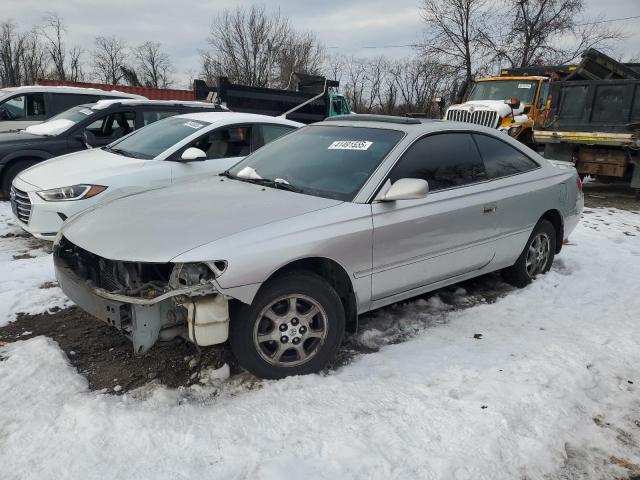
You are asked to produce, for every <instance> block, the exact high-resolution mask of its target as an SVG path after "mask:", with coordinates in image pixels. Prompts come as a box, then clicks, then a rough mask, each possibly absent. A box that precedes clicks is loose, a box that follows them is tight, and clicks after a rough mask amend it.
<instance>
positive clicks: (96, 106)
mask: <svg viewBox="0 0 640 480" xmlns="http://www.w3.org/2000/svg"><path fill="white" fill-rule="evenodd" d="M114 105H128V106H158V105H160V106H167V107H171V106H177V107H192V108H207V109H214V108H218V109H220V110H221V111H224V110H226V109H224V107H220V106H219V105H215V104H213V103H209V102H196V101H189V100H147V99H145V98H143V99H140V100H138V99H127V98H124V99H122V98H120V99H118V98H114V99H109V100H98V101H97V102H96V103H93V104H91V107H90V108H92V109H93V110H104V109H107V108H109V107H112V106H114Z"/></svg>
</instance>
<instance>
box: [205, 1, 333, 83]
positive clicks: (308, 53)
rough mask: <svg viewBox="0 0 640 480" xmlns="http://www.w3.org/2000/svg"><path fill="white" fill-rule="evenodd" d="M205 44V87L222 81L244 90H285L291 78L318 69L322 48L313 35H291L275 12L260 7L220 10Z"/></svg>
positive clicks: (284, 22)
mask: <svg viewBox="0 0 640 480" xmlns="http://www.w3.org/2000/svg"><path fill="white" fill-rule="evenodd" d="M207 42H208V43H209V45H210V47H211V49H210V50H209V51H203V52H200V55H201V61H202V74H203V76H204V77H205V79H207V81H208V82H211V81H215V79H216V77H217V76H219V75H224V76H227V77H229V78H230V79H231V81H233V82H238V83H243V84H246V85H254V86H259V87H266V86H274V87H276V86H278V87H286V86H287V85H288V84H289V78H290V75H291V72H293V71H303V72H305V73H312V74H313V73H318V72H320V70H321V69H322V63H323V58H324V48H323V47H322V46H321V45H320V44H319V42H318V40H317V38H316V37H315V35H313V34H312V33H309V32H307V33H298V32H296V31H295V30H294V29H292V28H291V27H290V25H289V21H288V20H287V19H286V18H285V17H283V16H282V15H281V14H280V12H279V11H278V12H274V13H268V12H267V11H266V10H265V7H263V6H255V5H254V6H251V7H249V8H248V9H244V8H240V7H238V8H236V9H234V10H224V11H223V12H222V13H220V14H219V15H218V16H217V17H216V18H215V19H214V21H213V24H212V26H211V35H210V36H209V38H208V39H207Z"/></svg>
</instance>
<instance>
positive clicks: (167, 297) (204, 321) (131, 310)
mask: <svg viewBox="0 0 640 480" xmlns="http://www.w3.org/2000/svg"><path fill="white" fill-rule="evenodd" d="M54 265H55V273H56V278H57V279H58V283H59V284H60V288H62V290H63V291H64V293H65V294H66V295H67V296H68V297H69V298H70V299H71V300H72V301H73V302H74V303H75V304H76V305H78V306H79V307H80V308H82V309H83V310H85V311H86V312H88V313H89V314H91V315H93V316H94V317H96V318H97V319H99V320H101V321H103V322H105V323H107V324H108V325H110V326H112V327H114V328H116V329H118V330H120V331H121V332H122V333H124V334H125V335H126V336H127V337H128V338H129V339H130V340H131V341H132V342H133V348H134V351H135V353H138V354H140V353H144V352H146V351H147V350H149V349H150V348H151V347H152V346H153V345H154V344H155V343H156V341H157V340H158V338H159V336H160V335H161V333H160V332H161V331H163V330H164V332H165V333H166V332H167V331H169V329H172V328H173V329H174V330H175V329H176V327H178V329H179V328H183V329H184V330H185V332H186V328H185V327H186V326H187V324H188V326H189V335H188V338H189V339H190V340H191V341H194V340H196V339H200V340H198V343H199V344H200V345H211V344H215V343H222V342H224V341H226V336H227V326H228V309H227V315H226V318H224V315H220V314H219V312H220V307H219V305H218V306H217V308H218V309H217V310H216V312H218V314H217V315H215V317H216V319H215V320H213V321H212V319H211V318H207V316H206V315H204V313H205V312H210V311H211V308H212V307H211V306H210V305H209V304H210V303H211V296H212V295H211V294H216V292H215V290H214V289H213V287H212V286H211V285H208V286H205V285H199V286H196V287H193V288H183V289H177V290H172V291H169V292H167V293H165V294H162V295H159V296H157V297H154V298H148V299H147V298H141V297H132V296H127V295H120V294H114V293H111V292H108V291H106V290H105V289H102V288H97V287H95V286H93V285H92V282H90V281H87V280H84V279H82V278H81V277H80V276H78V275H77V274H76V273H75V272H74V271H73V270H72V269H71V268H70V267H69V266H68V265H67V264H66V263H65V261H64V259H62V258H60V257H58V256H56V255H54ZM191 296H194V297H195V298H190V297H191ZM215 296H218V295H217V294H216V295H215ZM182 302H184V303H185V304H186V305H182ZM198 303H202V304H203V306H204V305H205V304H206V306H207V308H201V309H200V312H202V313H200V314H199V316H196V311H197V309H193V310H191V308H187V306H188V305H192V304H198ZM218 303H220V302H218ZM224 305H225V306H226V305H227V304H226V299H224ZM208 317H211V315H208ZM198 328H200V329H201V333H200V334H199V335H196V333H197V332H198ZM212 330H215V334H211V333H210V332H211V331H212ZM205 339H213V340H214V341H213V343H210V342H207V343H203V341H202V340H205Z"/></svg>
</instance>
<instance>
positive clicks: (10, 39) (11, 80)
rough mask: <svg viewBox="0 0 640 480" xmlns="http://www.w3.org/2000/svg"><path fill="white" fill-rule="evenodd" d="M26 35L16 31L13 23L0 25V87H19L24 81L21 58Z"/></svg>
mask: <svg viewBox="0 0 640 480" xmlns="http://www.w3.org/2000/svg"><path fill="white" fill-rule="evenodd" d="M26 42H27V35H26V34H23V33H21V32H20V31H18V28H17V26H16V24H15V23H13V21H11V20H6V21H4V22H3V23H2V24H0V82H1V83H2V86H5V87H6V86H15V85H20V84H21V83H22V81H23V79H24V76H23V70H22V56H23V54H24V48H25V43H26Z"/></svg>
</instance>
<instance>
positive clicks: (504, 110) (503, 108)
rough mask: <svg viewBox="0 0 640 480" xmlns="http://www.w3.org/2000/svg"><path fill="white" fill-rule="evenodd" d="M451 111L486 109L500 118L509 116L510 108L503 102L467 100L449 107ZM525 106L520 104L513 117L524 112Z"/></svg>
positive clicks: (514, 110)
mask: <svg viewBox="0 0 640 480" xmlns="http://www.w3.org/2000/svg"><path fill="white" fill-rule="evenodd" d="M449 108H450V109H453V110H471V109H477V110H481V109H488V110H495V111H496V112H498V115H500V117H501V118H504V117H505V116H507V115H510V114H511V107H510V106H509V105H507V104H506V103H504V100H469V101H466V102H464V103H461V104H459V105H452V106H451V107H449ZM524 108H525V105H524V104H523V103H521V104H520V106H519V107H518V108H514V109H513V114H514V115H519V114H521V113H522V112H524Z"/></svg>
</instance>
